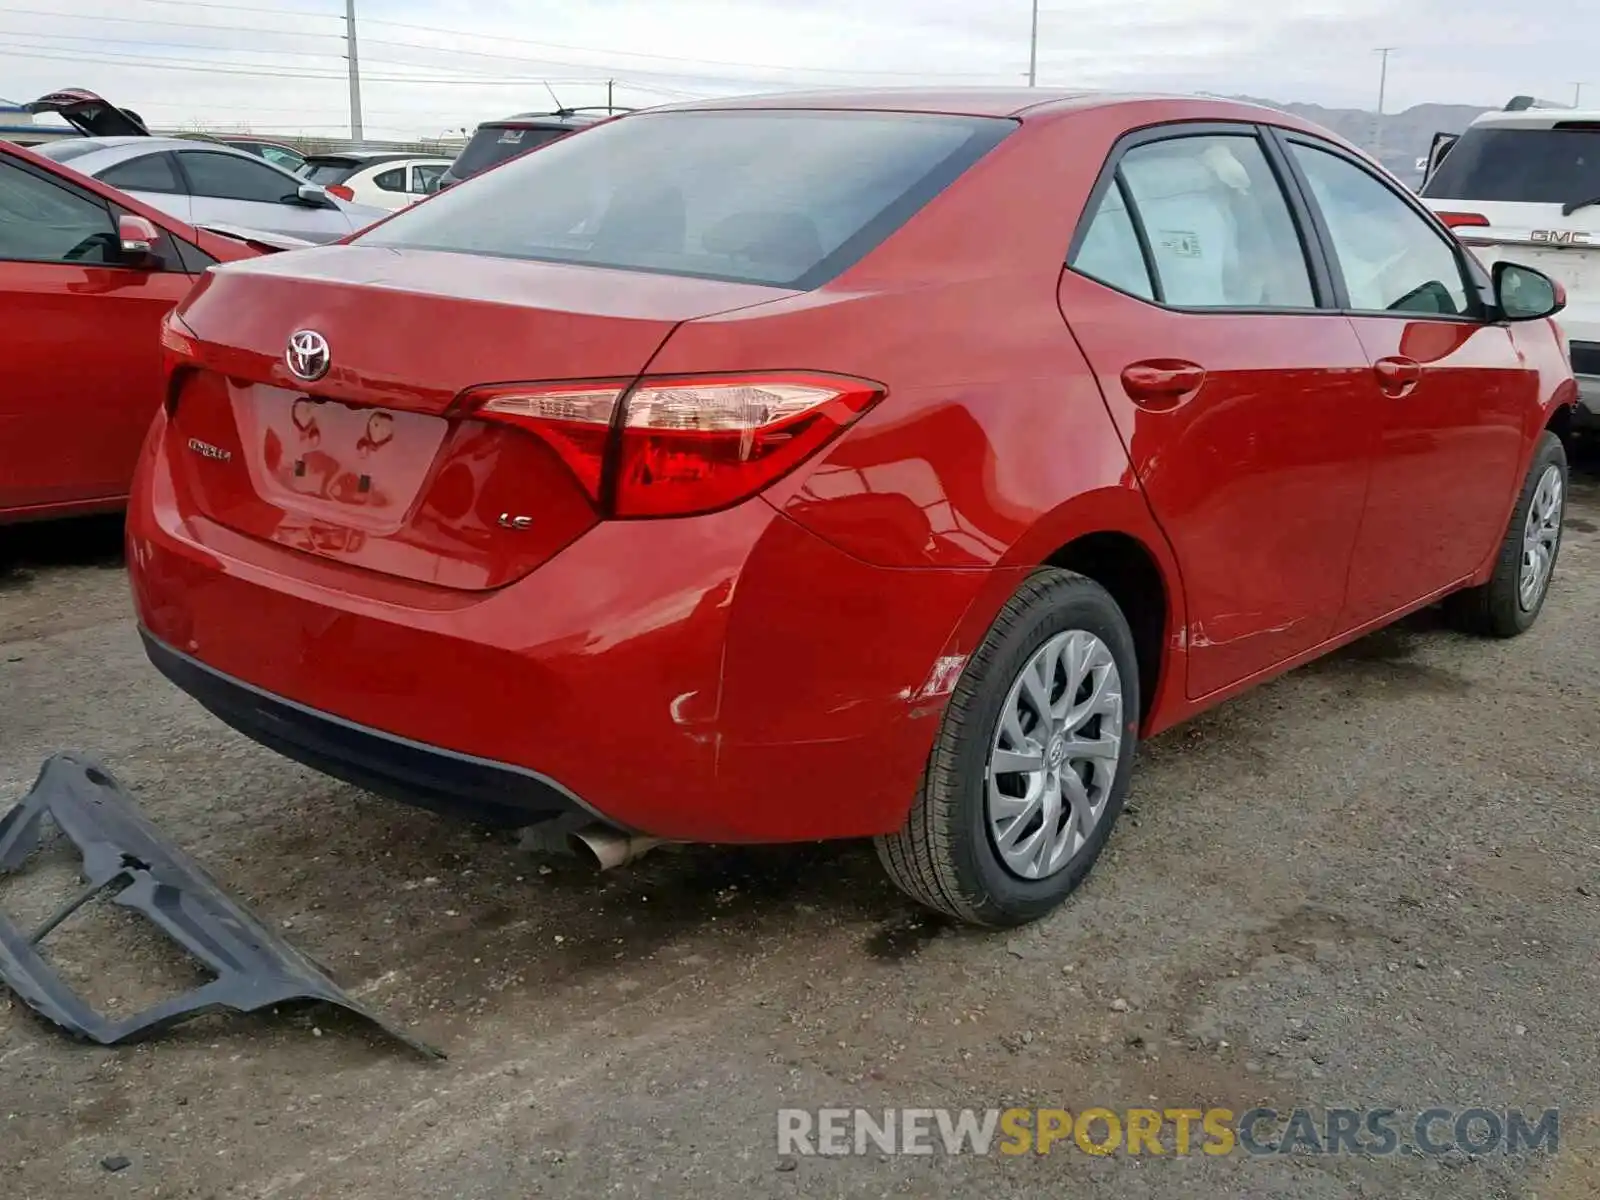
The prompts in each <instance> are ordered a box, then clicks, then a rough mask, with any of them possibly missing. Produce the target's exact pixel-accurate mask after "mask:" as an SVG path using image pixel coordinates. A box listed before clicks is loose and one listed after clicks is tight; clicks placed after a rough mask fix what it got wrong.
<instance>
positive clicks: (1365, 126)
mask: <svg viewBox="0 0 1600 1200" xmlns="http://www.w3.org/2000/svg"><path fill="white" fill-rule="evenodd" d="M1229 99H1232V100H1244V101H1246V102H1248V103H1250V104H1264V105H1266V106H1267V107H1268V108H1276V109H1278V110H1279V111H1280V112H1288V113H1293V114H1294V115H1295V116H1297V117H1304V118H1305V119H1306V120H1308V121H1315V122H1316V123H1317V124H1318V125H1322V126H1324V127H1326V128H1328V129H1331V130H1333V132H1335V133H1337V134H1338V135H1339V136H1340V137H1342V138H1345V139H1346V140H1347V141H1351V142H1354V143H1355V144H1356V145H1358V146H1360V147H1361V148H1362V149H1363V150H1366V151H1367V152H1368V153H1374V152H1376V153H1378V157H1379V158H1381V159H1382V161H1383V165H1384V166H1386V167H1388V168H1389V170H1391V171H1393V172H1394V173H1395V174H1396V175H1398V176H1399V177H1400V178H1401V179H1403V180H1404V181H1405V182H1407V183H1409V184H1413V185H1415V184H1417V183H1420V182H1421V176H1420V175H1419V174H1418V172H1417V169H1416V163H1417V159H1419V158H1421V157H1422V156H1423V155H1425V154H1426V153H1427V152H1428V147H1429V146H1430V145H1432V144H1433V135H1434V134H1436V133H1460V132H1461V131H1462V130H1464V129H1465V128H1466V127H1467V126H1468V125H1469V124H1471V123H1472V120H1473V118H1474V117H1477V116H1479V115H1481V114H1483V113H1485V112H1488V111H1489V107H1488V106H1487V105H1485V106H1483V107H1481V108H1480V107H1477V106H1474V105H1471V104H1418V105H1416V106H1415V107H1414V108H1408V109H1406V110H1405V111H1404V112H1397V113H1386V114H1384V117H1383V127H1382V130H1381V136H1380V130H1379V127H1378V114H1377V113H1375V112H1369V111H1368V110H1366V109H1361V108H1324V107H1323V106H1322V105H1320V104H1294V103H1289V104H1285V103H1283V102H1281V101H1278V100H1263V99H1260V98H1259V97H1256V96H1231V97H1229Z"/></svg>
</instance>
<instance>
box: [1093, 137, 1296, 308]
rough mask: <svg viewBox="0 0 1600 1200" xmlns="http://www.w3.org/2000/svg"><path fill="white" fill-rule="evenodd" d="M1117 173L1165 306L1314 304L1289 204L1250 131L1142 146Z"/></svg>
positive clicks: (1133, 151)
mask: <svg viewBox="0 0 1600 1200" xmlns="http://www.w3.org/2000/svg"><path fill="white" fill-rule="evenodd" d="M1119 170H1120V172H1121V174H1122V178H1123V180H1124V181H1125V183H1126V186H1127V188H1128V193H1129V195H1130V196H1131V197H1132V199H1133V206H1134V210H1135V214H1136V216H1137V218H1138V220H1139V223H1140V225H1141V226H1142V228H1143V230H1144V234H1145V239H1146V241H1147V242H1148V243H1149V246H1150V254H1151V258H1152V259H1153V260H1154V266H1155V271H1156V278H1157V281H1158V282H1159V285H1160V289H1161V298H1162V299H1163V300H1164V301H1165V302H1166V303H1167V304H1170V305H1173V306H1174V307H1177V308H1312V307H1315V305H1316V298H1315V293H1314V292H1313V290H1312V286H1311V274H1310V270H1309V268H1308V267H1307V265H1306V255H1305V249H1304V247H1303V246H1302V245H1301V243H1300V237H1299V234H1298V233H1297V231H1296V229H1295V224H1294V218H1293V217H1292V216H1291V215H1290V211H1289V203H1288V201H1287V200H1286V199H1285V198H1284V194H1283V189H1282V187H1280V186H1279V184H1278V180H1277V176H1276V175H1275V174H1274V173H1273V171H1272V167H1271V166H1270V165H1269V164H1268V162H1267V157H1266V154H1265V153H1264V152H1263V151H1262V149H1261V144H1260V142H1258V141H1257V140H1256V139H1255V138H1254V137H1253V136H1250V135H1248V134H1238V135H1233V134H1221V135H1207V136H1203V137H1201V136H1195V137H1178V138H1173V139H1171V140H1169V141H1161V142H1150V143H1146V144H1144V145H1140V146H1135V147H1134V148H1133V149H1132V150H1129V151H1128V152H1127V153H1126V154H1124V155H1123V157H1122V162H1121V165H1120V167H1119Z"/></svg>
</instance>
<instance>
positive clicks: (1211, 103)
mask: <svg viewBox="0 0 1600 1200" xmlns="http://www.w3.org/2000/svg"><path fill="white" fill-rule="evenodd" d="M1133 105H1159V106H1162V107H1163V108H1164V109H1166V110H1168V111H1167V114H1166V115H1163V116H1161V117H1159V118H1157V119H1159V120H1163V121H1165V120H1181V119H1185V118H1187V119H1206V118H1209V119H1211V120H1218V121H1261V122H1268V123H1271V124H1276V125H1284V126H1287V127H1290V128H1295V129H1304V130H1307V131H1312V130H1315V131H1316V132H1318V133H1323V134H1325V133H1326V131H1325V130H1322V129H1321V128H1320V127H1319V126H1316V125H1314V124H1312V123H1311V122H1308V121H1304V120H1301V119H1300V118H1298V117H1295V116H1293V115H1292V114H1290V113H1286V112H1283V111H1282V110H1281V109H1276V108H1271V107H1269V106H1267V105H1264V104H1253V103H1250V102H1249V101H1244V100H1230V99H1226V98H1223V97H1213V96H1195V95H1182V94H1169V93H1161V92H1111V91H1096V90H1091V89H1087V88H1040V87H1032V88H1030V87H1000V88H996V87H939V88H930V87H889V88H850V89H844V88H841V89H837V90H836V89H828V90H825V91H814V92H778V93H773V94H771V95H752V96H732V97H726V98H721V99H713V100H691V101H683V102H681V103H677V104H668V105H662V106H661V107H659V108H652V109H649V110H648V111H649V112H693V111H707V110H728V109H829V110H846V111H848V110H860V111H864V112H905V113H929V114H944V115H951V116H970V117H1011V118H1019V119H1021V118H1025V119H1027V120H1030V121H1032V120H1038V119H1042V118H1046V117H1051V116H1057V115H1064V114H1067V113H1074V112H1084V111H1087V110H1091V109H1102V108H1113V107H1122V106H1133ZM1174 109H1176V110H1180V112H1181V115H1179V116H1173V115H1171V111H1172V110H1174Z"/></svg>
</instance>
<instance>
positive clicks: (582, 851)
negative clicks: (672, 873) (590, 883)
mask: <svg viewBox="0 0 1600 1200" xmlns="http://www.w3.org/2000/svg"><path fill="white" fill-rule="evenodd" d="M665 841H666V839H665V838H657V837H641V836H636V835H633V834H627V833H619V832H618V831H617V830H615V829H607V828H606V827H605V826H604V825H591V826H589V827H588V828H587V829H580V830H578V831H577V832H576V833H574V834H572V835H571V836H570V837H569V838H568V839H567V843H568V845H570V846H571V847H572V852H573V853H574V854H576V855H577V856H578V857H579V858H584V859H588V860H589V861H590V862H591V863H592V864H593V865H594V866H595V867H597V868H598V869H599V870H602V871H609V870H611V868H612V867H620V866H623V865H624V864H626V863H631V862H633V861H635V860H636V859H640V858H643V857H644V856H645V855H646V854H648V853H650V851H652V850H654V849H655V848H656V847H657V846H660V845H663V844H664V843H665Z"/></svg>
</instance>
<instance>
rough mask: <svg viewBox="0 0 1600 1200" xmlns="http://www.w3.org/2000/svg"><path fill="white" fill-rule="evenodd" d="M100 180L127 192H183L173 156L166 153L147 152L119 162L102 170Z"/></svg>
mask: <svg viewBox="0 0 1600 1200" xmlns="http://www.w3.org/2000/svg"><path fill="white" fill-rule="evenodd" d="M100 181H101V182H102V183H109V184H110V185H111V186H112V187H117V188H121V189H122V190H123V191H125V192H181V191H183V185H182V184H181V183H179V182H178V176H177V173H176V172H175V171H174V170H173V169H172V158H171V156H169V155H166V154H146V155H145V156H144V157H143V158H135V159H132V160H130V161H128V162H122V163H118V164H117V165H116V166H114V167H107V168H106V169H105V170H104V171H101V172H100Z"/></svg>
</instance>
